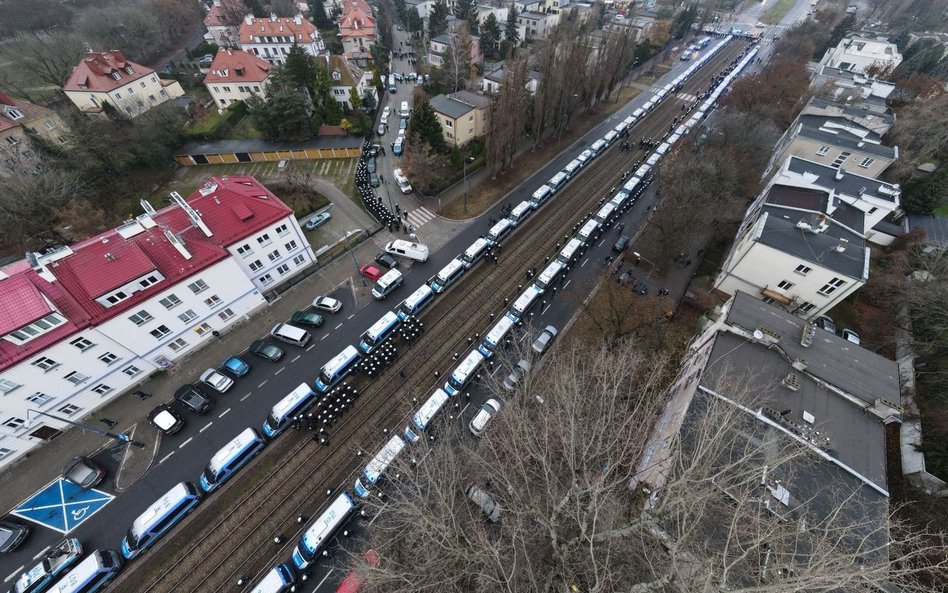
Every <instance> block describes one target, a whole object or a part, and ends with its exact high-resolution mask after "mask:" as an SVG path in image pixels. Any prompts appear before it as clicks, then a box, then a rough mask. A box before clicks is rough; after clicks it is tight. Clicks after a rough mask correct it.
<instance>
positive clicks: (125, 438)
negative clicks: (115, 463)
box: [26, 409, 145, 449]
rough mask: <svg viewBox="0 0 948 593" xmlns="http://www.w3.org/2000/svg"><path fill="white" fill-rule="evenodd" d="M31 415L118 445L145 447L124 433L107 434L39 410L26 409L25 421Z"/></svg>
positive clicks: (104, 431) (107, 432)
mask: <svg viewBox="0 0 948 593" xmlns="http://www.w3.org/2000/svg"><path fill="white" fill-rule="evenodd" d="M31 413H33V414H39V415H40V416H49V417H50V418H53V419H54V420H59V421H60V422H65V423H66V424H72V425H73V426H77V427H79V428H81V429H82V430H85V431H88V432H94V433H96V434H101V435H102V436H105V437H109V438H110V439H113V440H116V441H118V442H120V443H128V444H129V445H131V446H133V447H137V448H139V449H144V448H145V445H144V444H143V443H139V442H138V441H133V440H132V439H131V437H129V436H128V435H127V434H125V433H121V434H115V433H114V432H109V431H107V430H102V429H99V428H96V427H94V426H89V425H88V424H80V423H78V422H73V421H72V420H69V419H68V418H61V417H59V416H54V415H53V414H47V413H46V412H40V411H39V410H33V409H28V410H27V411H26V419H27V420H29V419H30V414H31Z"/></svg>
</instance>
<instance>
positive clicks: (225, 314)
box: [217, 308, 236, 321]
mask: <svg viewBox="0 0 948 593" xmlns="http://www.w3.org/2000/svg"><path fill="white" fill-rule="evenodd" d="M234 315H236V313H234V310H233V309H229V308H228V309H224V310H223V311H221V312H220V313H218V314H217V316H218V317H220V318H221V321H227V320H228V319H230V318H231V317H233V316H234Z"/></svg>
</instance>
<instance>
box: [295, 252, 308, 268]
mask: <svg viewBox="0 0 948 593" xmlns="http://www.w3.org/2000/svg"><path fill="white" fill-rule="evenodd" d="M305 261H306V256H305V255H303V254H302V253H301V254H299V255H297V256H296V257H294V258H293V263H294V264H296V265H298V266H302V265H303V263H304V262H305Z"/></svg>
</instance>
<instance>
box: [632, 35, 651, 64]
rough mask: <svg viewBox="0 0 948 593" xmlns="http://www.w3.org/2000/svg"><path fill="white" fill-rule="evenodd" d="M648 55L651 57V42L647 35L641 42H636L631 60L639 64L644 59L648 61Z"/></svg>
mask: <svg viewBox="0 0 948 593" xmlns="http://www.w3.org/2000/svg"><path fill="white" fill-rule="evenodd" d="M650 57H652V42H651V41H649V40H648V37H646V38H645V39H643V40H642V41H641V42H639V43H638V44H636V46H635V54H633V60H635V61H636V62H637V63H638V65H639V66H641V65H642V64H644V63H645V62H646V61H648V59H649V58H650Z"/></svg>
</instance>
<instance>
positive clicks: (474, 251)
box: [461, 237, 490, 270]
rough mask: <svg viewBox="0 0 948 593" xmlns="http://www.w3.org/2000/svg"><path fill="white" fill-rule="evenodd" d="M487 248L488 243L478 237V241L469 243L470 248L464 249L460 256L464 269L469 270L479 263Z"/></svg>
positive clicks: (488, 246)
mask: <svg viewBox="0 0 948 593" xmlns="http://www.w3.org/2000/svg"><path fill="white" fill-rule="evenodd" d="M489 248H490V241H488V240H487V239H485V238H484V237H478V239H477V240H476V241H474V242H473V243H471V246H470V247H468V248H467V249H465V250H464V253H462V254H461V263H463V264H464V269H465V270H470V269H471V267H472V266H474V264H476V263H477V262H479V261H481V259H482V258H483V257H484V255H485V254H486V253H487V250H488V249H489Z"/></svg>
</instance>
